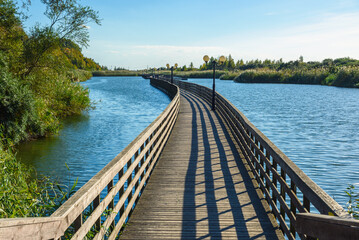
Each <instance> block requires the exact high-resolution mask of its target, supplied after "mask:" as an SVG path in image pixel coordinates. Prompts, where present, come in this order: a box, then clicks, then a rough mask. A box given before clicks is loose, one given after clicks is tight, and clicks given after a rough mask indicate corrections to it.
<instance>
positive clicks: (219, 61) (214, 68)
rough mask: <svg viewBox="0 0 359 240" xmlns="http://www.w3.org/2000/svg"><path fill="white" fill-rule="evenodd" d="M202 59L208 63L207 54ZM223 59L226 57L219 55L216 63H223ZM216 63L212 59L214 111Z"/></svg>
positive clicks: (213, 108)
mask: <svg viewBox="0 0 359 240" xmlns="http://www.w3.org/2000/svg"><path fill="white" fill-rule="evenodd" d="M203 61H205V62H206V64H207V63H208V61H209V57H208V55H205V56H204V57H203ZM224 61H226V58H225V57H224V56H220V57H219V60H218V63H220V64H221V63H223V62H224ZM216 64H217V61H216V60H214V61H213V62H212V67H213V87H212V110H213V111H215V110H216V105H215V102H216Z"/></svg>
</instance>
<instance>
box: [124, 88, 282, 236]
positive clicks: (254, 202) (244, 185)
mask: <svg viewBox="0 0 359 240" xmlns="http://www.w3.org/2000/svg"><path fill="white" fill-rule="evenodd" d="M238 149H239V148H238V146H236V145H235V144H234V143H233V141H232V140H231V137H230V135H229V134H228V132H227V131H226V126H225V124H224V123H223V121H222V120H221V119H220V118H219V117H218V115H217V114H216V113H214V112H213V111H211V110H210V106H209V105H208V104H207V103H206V102H205V101H203V100H202V99H200V98H198V97H197V96H195V95H193V94H191V93H189V92H186V91H184V90H182V89H181V106H180V113H179V116H178V119H177V122H176V124H175V127H174V129H173V132H172V133H171V136H170V138H169V140H168V142H167V144H166V146H165V149H164V151H163V153H162V155H161V157H160V159H159V161H158V163H157V166H156V167H155V169H154V170H153V173H152V175H151V178H150V180H149V182H148V184H147V186H146V188H145V190H144V192H143V194H142V196H141V198H140V200H139V201H138V204H137V206H136V208H135V209H134V211H133V214H132V216H131V218H130V220H129V222H128V224H127V226H126V227H125V230H124V232H123V234H122V235H121V236H120V239H278V238H279V239H284V238H283V235H282V233H281V231H280V230H279V229H278V226H277V223H276V221H275V220H274V219H273V217H272V215H271V214H269V212H270V211H269V208H268V206H267V205H266V203H265V201H264V198H263V197H262V196H261V194H260V191H259V190H258V189H257V188H256V187H254V185H253V182H252V178H251V176H250V175H249V174H248V171H247V169H246V165H245V163H244V162H243V161H242V160H241V159H242V158H241V153H240V152H239V150H238Z"/></svg>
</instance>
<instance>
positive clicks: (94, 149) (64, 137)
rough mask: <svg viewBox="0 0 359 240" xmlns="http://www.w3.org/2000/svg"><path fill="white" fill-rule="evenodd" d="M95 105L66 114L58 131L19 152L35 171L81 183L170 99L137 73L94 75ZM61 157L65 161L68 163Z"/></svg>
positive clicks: (92, 95) (91, 84)
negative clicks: (57, 133) (65, 118)
mask: <svg viewBox="0 0 359 240" xmlns="http://www.w3.org/2000/svg"><path fill="white" fill-rule="evenodd" d="M83 85H84V86H86V87H88V88H89V89H90V98H91V100H92V101H94V102H95V103H96V104H95V106H96V108H95V109H94V110H90V111H89V112H88V113H86V114H84V115H82V116H77V117H72V118H69V119H67V121H66V122H65V123H64V128H63V129H62V130H61V131H60V134H59V135H58V136H54V137H50V138H46V139H39V140H36V141H32V142H28V143H25V144H23V145H21V146H20V148H19V153H18V157H19V158H21V159H22V161H24V162H26V163H28V164H30V165H33V166H34V167H35V168H36V169H37V170H38V172H40V173H42V174H44V175H47V176H50V177H52V178H56V179H58V180H59V181H61V182H62V183H65V184H68V185H70V184H71V183H73V180H74V179H75V178H76V177H78V178H79V183H78V187H81V186H82V185H84V183H86V182H87V181H88V180H89V179H91V178H92V177H93V176H94V175H95V174H96V173H97V172H99V171H100V170H101V169H102V168H103V167H104V166H105V165H106V164H107V163H108V162H110V161H111V160H112V159H113V158H114V157H115V156H116V155H117V154H119V153H120V152H121V150H122V149H124V148H125V147H126V146H127V145H128V144H129V143H130V142H132V140H133V139H135V138H136V136H137V135H138V134H139V133H141V132H142V131H143V130H144V129H145V128H146V127H147V126H148V125H149V124H150V123H151V122H152V121H153V120H155V119H156V117H157V116H158V115H159V114H161V112H162V111H163V110H164V109H165V108H166V107H167V105H168V104H169V103H170V99H169V98H168V97H167V95H166V94H164V93H163V92H161V91H160V90H158V89H156V88H154V87H152V86H151V85H150V84H149V81H148V80H144V79H142V77H93V78H92V79H90V80H88V81H86V82H84V83H83ZM65 163H66V164H67V165H68V167H69V169H70V170H68V169H67V167H66V165H65Z"/></svg>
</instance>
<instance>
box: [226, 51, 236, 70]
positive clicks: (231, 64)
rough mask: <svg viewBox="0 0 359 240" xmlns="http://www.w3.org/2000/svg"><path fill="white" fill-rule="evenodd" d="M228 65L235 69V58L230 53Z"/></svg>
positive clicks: (230, 68)
mask: <svg viewBox="0 0 359 240" xmlns="http://www.w3.org/2000/svg"><path fill="white" fill-rule="evenodd" d="M227 67H228V70H230V71H233V70H234V68H235V67H236V64H235V63H234V60H233V58H232V56H231V54H229V56H228V65H227Z"/></svg>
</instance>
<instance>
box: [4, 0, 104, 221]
mask: <svg viewBox="0 0 359 240" xmlns="http://www.w3.org/2000/svg"><path fill="white" fill-rule="evenodd" d="M42 2H43V3H45V4H46V7H47V10H46V15H47V16H48V17H49V19H50V21H51V23H50V24H49V25H45V26H40V25H39V24H38V25H36V26H35V27H33V28H32V29H31V31H30V32H29V33H28V34H26V33H25V32H24V30H23V28H22V26H21V21H20V17H19V14H18V13H17V9H16V7H15V4H14V1H11V0H5V1H0V13H1V15H0V182H1V185H0V217H27V216H44V215H48V214H50V213H51V212H52V211H54V209H56V207H57V206H58V205H59V204H60V203H61V202H63V201H65V200H66V198H67V197H68V196H69V195H70V194H72V193H73V189H74V186H73V188H69V191H65V190H64V187H62V186H60V185H58V184H57V183H53V182H52V181H50V179H48V178H46V177H43V176H37V175H36V172H35V170H34V169H32V168H29V167H27V166H25V165H23V164H21V163H20V162H18V161H17V160H16V159H15V152H14V145H16V144H18V143H19V142H21V141H25V140H28V139H30V138H37V137H41V136H46V135H48V134H55V133H57V132H58V130H59V128H60V123H61V120H62V119H63V118H64V117H66V116H69V115H72V114H80V113H81V112H82V111H83V110H86V109H88V108H89V107H90V105H91V104H90V99H89V96H88V90H87V89H84V88H83V87H82V86H81V85H80V84H78V83H75V82H79V81H84V80H86V79H88V78H90V77H91V76H92V75H91V72H89V71H86V70H92V69H99V66H98V64H96V63H95V62H94V61H93V60H91V59H89V58H85V57H84V56H83V55H82V53H81V49H80V47H79V46H78V45H77V44H76V43H75V42H77V43H79V44H82V45H86V44H87V41H88V35H87V28H85V27H84V24H86V23H88V22H90V21H94V22H96V23H99V20H98V17H97V13H96V12H94V11H93V10H91V9H90V8H88V7H82V6H80V5H79V4H77V1H76V0H67V1H62V0H43V1H42ZM69 39H70V40H69ZM68 53H71V54H68ZM81 69H82V70H81Z"/></svg>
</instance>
